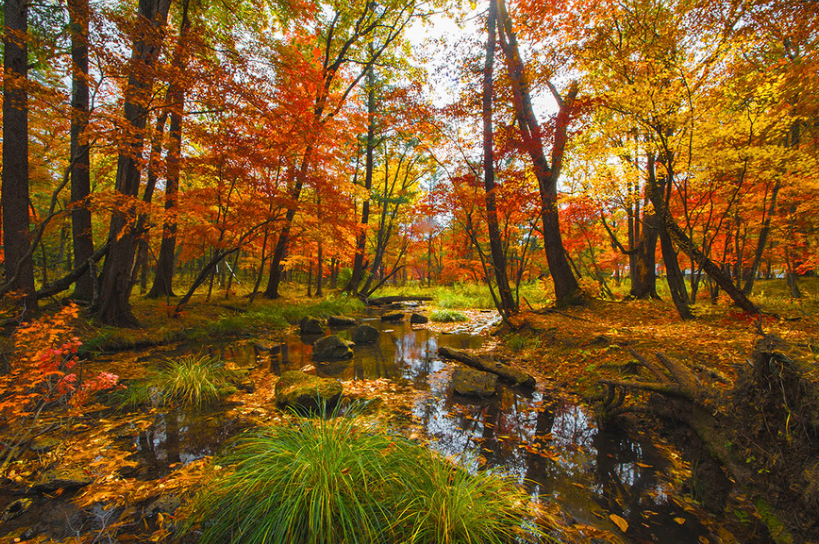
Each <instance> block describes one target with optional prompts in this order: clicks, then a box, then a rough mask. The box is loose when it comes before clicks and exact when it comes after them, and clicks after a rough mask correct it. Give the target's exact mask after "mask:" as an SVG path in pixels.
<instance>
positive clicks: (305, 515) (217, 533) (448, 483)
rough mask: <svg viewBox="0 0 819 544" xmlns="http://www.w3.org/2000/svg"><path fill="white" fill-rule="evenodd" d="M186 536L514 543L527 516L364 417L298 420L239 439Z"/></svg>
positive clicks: (506, 495)
mask: <svg viewBox="0 0 819 544" xmlns="http://www.w3.org/2000/svg"><path fill="white" fill-rule="evenodd" d="M219 464H220V465H222V466H226V467H228V468H227V469H226V471H225V472H226V475H224V476H222V477H221V478H219V479H217V480H215V481H212V482H210V483H209V484H208V486H207V488H206V489H204V490H203V491H202V492H201V493H200V494H199V495H198V496H197V497H196V498H195V499H194V501H193V503H192V504H191V505H189V507H190V512H191V515H190V517H189V518H188V519H187V522H186V523H187V525H186V526H185V528H184V531H185V532H190V531H192V530H193V529H194V528H196V527H198V528H200V529H201V531H202V537H201V539H200V541H199V542H200V543H201V544H210V543H220V544H221V543H231V544H250V543H262V542H264V543H270V544H276V543H281V544H284V543H287V544H319V543H322V544H324V543H336V542H337V543H362V544H364V543H366V544H370V543H384V544H387V543H395V542H402V543H414V544H434V543H435V544H437V543H450V544H461V543H463V544H466V543H478V542H481V543H488V544H495V543H497V544H501V543H510V542H516V541H518V540H517V537H518V536H519V532H520V528H521V526H522V524H523V523H524V520H525V519H526V518H527V515H528V513H529V505H530V503H529V500H528V496H527V495H526V493H525V492H523V491H522V490H520V489H519V488H518V487H517V486H515V485H514V484H512V483H511V482H510V481H509V480H507V479H506V478H504V477H501V476H498V475H494V474H489V473H481V474H478V475H470V474H469V473H468V472H467V471H466V470H464V469H462V468H460V467H455V466H453V465H452V464H450V463H449V462H448V461H446V460H445V459H443V458H442V457H441V456H439V455H437V454H434V453H433V452H431V451H429V450H427V449H426V448H424V447H422V446H420V445H418V444H415V443H413V442H410V441H408V440H406V439H403V438H399V437H396V436H392V435H389V434H386V433H384V432H382V431H381V430H379V429H378V428H376V427H374V426H373V425H369V424H366V423H361V422H360V418H356V417H338V418H335V419H326V418H318V419H311V420H302V421H301V423H300V424H299V425H282V426H276V427H272V428H266V429H262V430H259V431H255V432H254V433H252V434H248V435H245V436H244V437H242V438H240V439H238V440H237V441H236V442H235V443H234V445H233V447H231V449H230V453H229V454H227V455H226V456H225V457H223V458H222V459H220V460H219Z"/></svg>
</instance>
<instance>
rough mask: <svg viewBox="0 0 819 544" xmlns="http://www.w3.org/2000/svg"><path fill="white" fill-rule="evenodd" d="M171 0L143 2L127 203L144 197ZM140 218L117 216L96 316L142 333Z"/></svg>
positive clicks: (126, 165) (126, 163) (131, 89)
mask: <svg viewBox="0 0 819 544" xmlns="http://www.w3.org/2000/svg"><path fill="white" fill-rule="evenodd" d="M170 3H171V0H140V2H139V27H141V28H142V29H144V30H145V32H144V34H138V35H137V37H135V39H134V44H133V53H132V56H131V70H130V71H131V74H130V76H129V77H128V87H127V88H126V91H125V105H124V119H123V125H124V126H123V127H122V131H123V132H124V134H123V137H124V138H123V139H124V141H122V142H120V145H119V158H118V161H117V174H116V183H115V189H116V191H117V192H118V193H120V194H122V195H124V196H125V197H126V198H127V197H131V198H135V197H136V196H137V194H138V192H139V178H140V170H139V162H138V161H139V157H140V156H141V155H142V147H143V143H144V134H143V132H144V129H145V124H146V122H147V117H148V111H149V110H148V103H149V101H150V100H149V98H150V93H151V89H152V87H153V81H154V73H153V69H154V64H155V63H156V60H157V58H158V56H159V49H160V45H161V38H162V29H163V28H164V26H165V22H166V20H167V18H168V10H169V9H170ZM135 215H136V213H135V208H134V205H133V204H130V205H127V206H126V207H125V208H124V209H120V210H116V211H114V212H113V213H112V215H111V227H110V230H109V238H110V239H111V240H112V241H111V247H110V249H109V251H108V256H107V257H106V259H105V265H104V266H103V272H102V286H101V289H100V299H99V302H98V304H97V308H96V312H97V315H98V316H99V318H100V320H101V321H102V322H103V323H105V324H107V325H114V326H120V327H137V326H139V322H138V321H137V319H136V318H135V317H134V315H133V313H132V312H131V302H130V295H131V267H132V265H133V262H134V251H135V248H136V236H135V233H134V231H133V229H132V228H131V227H130V226H129V224H130V222H131V221H132V220H133V219H134V217H135Z"/></svg>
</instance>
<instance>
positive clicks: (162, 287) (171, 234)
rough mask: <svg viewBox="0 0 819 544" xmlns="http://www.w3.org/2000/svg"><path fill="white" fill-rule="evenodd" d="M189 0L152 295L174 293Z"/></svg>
mask: <svg viewBox="0 0 819 544" xmlns="http://www.w3.org/2000/svg"><path fill="white" fill-rule="evenodd" d="M188 4H189V2H188V0H184V2H183V3H182V23H181V26H180V28H179V43H178V44H177V47H176V52H175V54H174V59H173V65H174V66H175V67H176V69H177V70H176V77H175V78H174V79H173V80H172V81H171V84H170V88H169V89H168V102H169V104H170V110H171V126H170V134H169V136H170V138H169V142H168V152H167V154H166V156H165V160H166V165H167V166H166V167H167V173H168V174H167V182H166V183H165V222H164V224H163V226H162V243H161V245H160V247H159V257H158V258H157V261H156V274H155V275H154V284H153V285H152V286H151V290H150V291H149V292H148V298H162V297H173V296H176V295H174V292H173V285H172V284H173V265H174V254H175V251H176V217H174V211H175V209H176V200H177V197H178V193H179V169H180V168H179V163H180V161H181V158H182V115H183V113H184V109H185V81H183V80H182V76H183V72H184V70H185V67H186V65H187V57H186V55H187V47H186V45H187V44H186V43H185V42H186V39H187V37H188V32H189V29H190V20H189V19H188Z"/></svg>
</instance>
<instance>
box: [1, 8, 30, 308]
mask: <svg viewBox="0 0 819 544" xmlns="http://www.w3.org/2000/svg"><path fill="white" fill-rule="evenodd" d="M3 13H4V16H5V25H6V29H5V32H4V33H3V45H4V51H3V69H4V75H3V252H4V255H3V256H4V262H5V266H6V281H7V282H9V283H11V286H12V288H16V289H17V290H19V291H20V292H21V293H22V295H23V314H24V315H25V314H27V313H28V312H33V311H36V310H37V296H36V293H35V291H34V265H33V262H32V258H31V252H32V251H33V248H32V247H31V240H30V233H29V191H28V183H29V179H28V176H29V163H28V91H27V79H28V40H29V36H28V2H26V1H25V0H7V1H6V3H5V6H4V12H3Z"/></svg>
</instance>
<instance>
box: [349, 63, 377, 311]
mask: <svg viewBox="0 0 819 544" xmlns="http://www.w3.org/2000/svg"><path fill="white" fill-rule="evenodd" d="M375 107H376V103H375V70H374V68H372V67H371V68H370V70H369V71H368V72H367V150H366V159H365V162H364V191H365V195H366V196H365V197H364V202H362V203H361V221H360V223H359V229H360V231H359V232H358V236H357V237H356V243H355V258H354V259H353V275H352V277H351V278H350V291H351V292H352V293H353V294H356V295H357V294H358V287H359V286H360V285H361V279H362V277H363V275H364V252H365V250H366V248H367V225H368V224H369V222H370V191H371V190H372V187H373V168H374V158H373V154H374V152H375Z"/></svg>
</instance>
